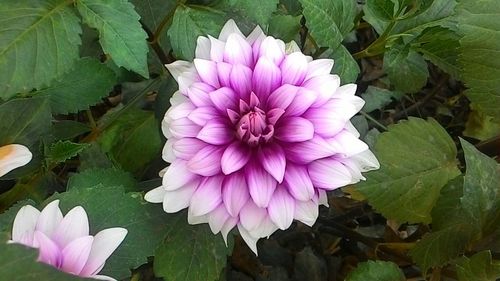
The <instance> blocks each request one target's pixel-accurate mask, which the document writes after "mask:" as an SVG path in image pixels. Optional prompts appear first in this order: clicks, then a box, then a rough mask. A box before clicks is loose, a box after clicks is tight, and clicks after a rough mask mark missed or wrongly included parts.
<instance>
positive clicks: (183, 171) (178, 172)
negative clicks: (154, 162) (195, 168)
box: [162, 159, 198, 191]
mask: <svg viewBox="0 0 500 281" xmlns="http://www.w3.org/2000/svg"><path fill="white" fill-rule="evenodd" d="M196 178H198V176H197V175H196V174H194V173H193V172H191V171H189V169H188V162H187V161H185V160H180V159H177V160H176V161H174V162H172V164H170V166H168V168H167V170H166V171H165V174H164V175H163V181H162V185H163V188H165V190H166V191H172V190H176V189H178V188H181V187H183V186H184V185H186V184H187V183H188V182H190V181H192V180H194V179H196Z"/></svg>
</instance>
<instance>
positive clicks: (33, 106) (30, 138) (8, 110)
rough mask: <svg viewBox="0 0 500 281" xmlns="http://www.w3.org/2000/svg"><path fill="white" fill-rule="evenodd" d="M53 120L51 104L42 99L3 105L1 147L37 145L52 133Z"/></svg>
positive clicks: (0, 107)
mask: <svg viewBox="0 0 500 281" xmlns="http://www.w3.org/2000/svg"><path fill="white" fill-rule="evenodd" d="M26 113H29V114H26ZM51 118H52V116H51V114H50V106H49V102H48V100H47V99H45V98H42V97H34V98H21V99H13V100H10V101H8V102H6V103H3V104H1V105H0V120H2V122H0V145H6V144H11V143H20V144H24V145H26V146H31V145H33V144H35V143H36V142H38V141H39V140H40V137H41V136H44V135H46V134H48V133H49V132H50V125H51V124H50V121H51Z"/></svg>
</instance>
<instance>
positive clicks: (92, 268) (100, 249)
mask: <svg viewBox="0 0 500 281" xmlns="http://www.w3.org/2000/svg"><path fill="white" fill-rule="evenodd" d="M127 233H128V231H127V230H126V229H125V228H121V227H114V228H108V229H104V230H101V231H99V232H98V233H97V234H96V235H95V236H94V242H93V243H92V247H91V250H90V254H89V258H88V260H87V263H86V264H85V266H84V267H83V269H82V271H81V275H83V276H89V275H96V274H97V273H99V271H100V269H101V268H102V267H103V266H104V263H105V262H106V260H107V259H108V258H109V257H110V256H111V254H112V253H113V252H114V251H115V250H116V249H117V248H118V246H120V244H121V243H122V242H123V239H125V236H127Z"/></svg>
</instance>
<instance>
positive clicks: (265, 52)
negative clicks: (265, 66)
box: [259, 36, 285, 78]
mask: <svg viewBox="0 0 500 281" xmlns="http://www.w3.org/2000/svg"><path fill="white" fill-rule="evenodd" d="M280 41H281V40H277V39H274V38H273V37H272V36H267V37H266V38H265V39H264V40H263V41H262V43H261V44H260V48H259V56H260V58H261V59H262V58H263V57H265V58H267V59H269V60H270V61H271V62H272V63H273V64H274V65H280V64H281V61H282V60H283V58H284V57H285V44H281V43H282V42H280ZM259 60H260V59H259ZM280 78H281V77H280Z"/></svg>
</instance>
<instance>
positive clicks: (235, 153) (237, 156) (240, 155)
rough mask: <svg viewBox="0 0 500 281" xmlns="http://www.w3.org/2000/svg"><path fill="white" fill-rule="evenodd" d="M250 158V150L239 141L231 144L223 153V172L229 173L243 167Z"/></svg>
mask: <svg viewBox="0 0 500 281" xmlns="http://www.w3.org/2000/svg"><path fill="white" fill-rule="evenodd" d="M249 159H250V152H249V151H248V149H247V148H246V147H245V146H243V145H242V144H241V142H239V141H235V142H233V143H232V144H230V145H229V146H228V147H227V148H226V150H224V154H222V159H221V166H222V172H223V173H224V174H225V175H229V174H231V173H233V172H236V171H238V170H240V169H241V168H243V166H245V165H246V164H247V163H248V160H249Z"/></svg>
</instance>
